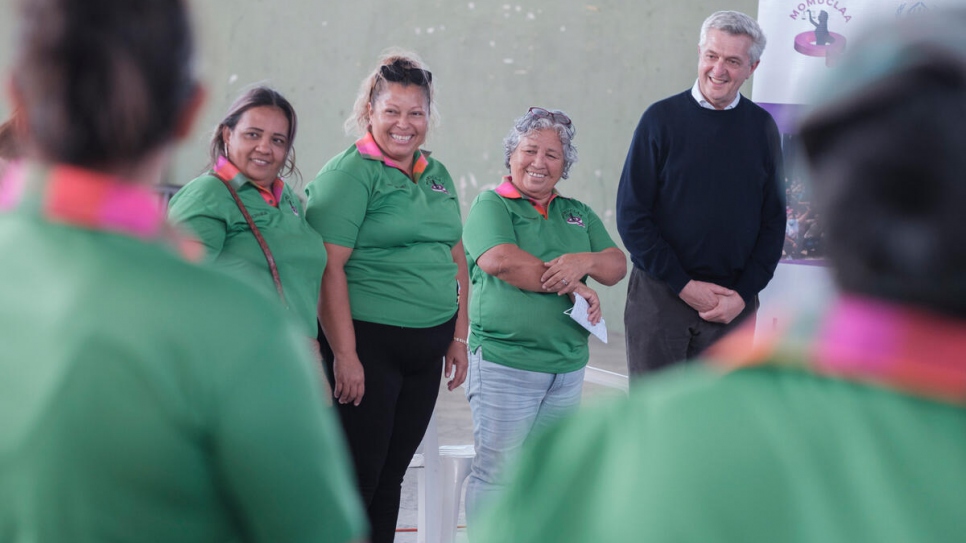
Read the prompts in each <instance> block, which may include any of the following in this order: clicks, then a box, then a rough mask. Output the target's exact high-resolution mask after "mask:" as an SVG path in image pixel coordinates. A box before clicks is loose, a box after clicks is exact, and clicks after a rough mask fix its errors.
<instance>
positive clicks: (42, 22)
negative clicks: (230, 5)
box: [13, 0, 196, 167]
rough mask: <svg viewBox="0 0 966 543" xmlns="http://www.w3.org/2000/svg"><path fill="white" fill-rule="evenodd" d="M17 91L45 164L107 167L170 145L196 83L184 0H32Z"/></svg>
mask: <svg viewBox="0 0 966 543" xmlns="http://www.w3.org/2000/svg"><path fill="white" fill-rule="evenodd" d="M16 43H17V44H18V49H17V52H16V54H15V58H14V72H13V73H14V77H13V82H14V87H15V89H16V91H17V93H18V95H19V96H20V97H21V101H22V103H23V107H24V111H23V113H24V116H25V119H26V122H27V126H26V135H27V137H28V138H29V140H30V142H31V143H32V145H33V146H34V147H35V148H36V150H37V152H38V153H39V154H40V156H41V157H42V158H43V159H45V160H51V161H56V162H65V163H69V164H75V165H79V166H87V167H99V166H105V165H111V164H117V163H126V162H130V161H133V160H137V159H139V158H141V157H143V156H144V155H145V153H147V152H149V151H151V150H153V149H155V148H157V147H158V146H159V145H161V144H164V143H166V142H168V141H170V140H171V139H172V138H173V136H174V132H175V130H176V128H177V125H178V122H179V117H180V115H181V113H182V110H183V108H184V107H185V106H186V104H187V103H188V101H189V100H190V99H191V97H192V95H193V93H194V91H195V87H196V83H195V79H194V77H193V74H192V66H191V63H192V56H193V50H194V46H193V43H192V36H191V29H190V24H189V21H188V14H187V9H186V6H185V5H184V1H183V0H137V1H131V0H23V1H21V5H20V18H19V32H18V38H17V40H16Z"/></svg>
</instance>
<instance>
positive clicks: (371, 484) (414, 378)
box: [319, 315, 456, 543]
mask: <svg viewBox="0 0 966 543" xmlns="http://www.w3.org/2000/svg"><path fill="white" fill-rule="evenodd" d="M352 322H353V325H354V327H355V334H356V353H357V354H358V355H359V360H360V361H361V362H362V367H363V370H364V371H365V394H364V395H363V397H362V401H361V402H360V403H359V405H358V406H354V405H352V404H351V403H348V404H339V403H336V404H335V408H336V411H337V413H338V415H339V419H340V421H341V422H342V429H343V430H344V432H345V437H346V441H347V442H348V445H349V451H350V453H351V455H352V460H353V464H354V465H355V470H356V480H357V482H358V484H359V492H360V494H361V495H362V500H363V503H364V504H365V506H366V509H367V513H368V516H369V523H370V526H371V529H372V535H371V541H372V543H391V542H392V541H393V539H394V538H395V535H396V519H397V517H398V516H399V494H400V491H401V487H402V480H403V476H404V475H405V474H406V469H407V468H408V467H409V462H410V460H412V457H413V454H414V453H415V452H416V449H417V447H419V443H420V441H422V439H423V434H425V433H426V427H427V426H428V425H429V419H430V418H431V417H432V415H433V408H434V407H435V406H436V396H437V395H438V394H439V383H440V378H441V377H442V373H443V357H444V356H445V354H446V350H447V349H448V348H449V346H450V344H451V343H452V341H453V332H454V330H455V328H456V316H455V315H454V316H453V318H452V319H450V320H449V321H448V322H446V323H444V324H441V325H439V326H434V327H432V328H403V327H400V326H388V325H384V324H375V323H371V322H364V321H358V320H353V321H352ZM319 343H320V346H321V350H322V358H323V361H324V364H325V373H326V376H327V377H328V379H329V383H330V384H332V388H333V389H335V379H334V378H333V370H332V361H333V360H332V348H331V347H330V346H329V344H328V342H327V341H326V340H325V336H324V335H323V334H319Z"/></svg>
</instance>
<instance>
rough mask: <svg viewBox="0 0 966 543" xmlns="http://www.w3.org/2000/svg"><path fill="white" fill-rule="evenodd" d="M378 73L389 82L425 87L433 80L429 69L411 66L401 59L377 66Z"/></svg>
mask: <svg viewBox="0 0 966 543" xmlns="http://www.w3.org/2000/svg"><path fill="white" fill-rule="evenodd" d="M379 74H380V75H381V76H382V78H383V79H385V80H386V81H389V82H390V83H412V84H413V85H419V86H421V87H426V86H429V84H430V83H432V82H433V74H432V73H430V71H429V70H423V69H421V68H413V67H412V65H411V64H409V63H403V61H401V60H396V61H393V63H392V64H384V65H383V66H381V67H380V68H379Z"/></svg>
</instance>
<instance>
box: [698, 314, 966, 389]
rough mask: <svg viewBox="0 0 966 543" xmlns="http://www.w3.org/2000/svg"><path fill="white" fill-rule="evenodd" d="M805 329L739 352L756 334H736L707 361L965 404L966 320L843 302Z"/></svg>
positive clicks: (760, 341)
mask: <svg viewBox="0 0 966 543" xmlns="http://www.w3.org/2000/svg"><path fill="white" fill-rule="evenodd" d="M804 324H805V326H797V328H799V329H798V330H796V325H795V324H792V325H791V326H788V327H787V328H788V329H787V330H784V331H781V332H779V331H774V332H771V333H768V334H765V337H758V338H756V344H755V347H754V348H753V349H752V350H751V351H750V352H749V351H747V350H742V347H740V346H741V345H742V344H743V343H742V342H744V341H747V339H748V337H747V336H748V334H754V330H753V329H750V328H751V327H750V326H745V327H742V329H740V330H738V331H736V332H735V334H736V335H734V337H732V336H726V337H725V338H724V339H723V340H722V341H720V342H719V343H718V344H716V345H715V346H713V347H712V348H711V349H710V350H709V356H710V357H711V358H712V360H713V361H714V363H715V364H716V365H718V366H721V367H725V368H729V369H734V368H741V367H749V366H757V365H763V364H771V365H778V366H785V367H798V368H800V369H805V370H808V371H811V372H814V373H817V374H820V375H829V376H833V377H838V378H843V379H848V380H853V381H858V382H864V383H870V384H875V385H879V386H883V387H886V388H891V389H894V390H898V391H900V392H904V393H907V394H911V395H915V396H920V397H926V398H930V399H933V400H937V401H943V402H947V403H952V404H959V405H966V321H964V320H959V319H954V318H951V317H946V316H942V315H937V314H935V313H931V312H928V311H924V310H920V309H915V308H910V307H904V306H899V305H895V304H892V303H889V302H885V301H881V300H874V299H870V298H865V297H860V296H855V295H849V296H843V297H842V298H840V299H839V300H838V301H837V302H836V303H835V304H834V305H833V306H832V308H831V309H830V310H829V311H828V312H827V313H826V314H825V315H824V316H823V318H822V319H821V320H820V321H818V323H817V324H815V325H813V328H814V329H812V328H810V327H809V323H808V322H805V323H804ZM802 330H805V331H806V332H805V333H802ZM744 344H745V345H747V343H744Z"/></svg>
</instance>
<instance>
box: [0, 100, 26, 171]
mask: <svg viewBox="0 0 966 543" xmlns="http://www.w3.org/2000/svg"><path fill="white" fill-rule="evenodd" d="M22 155H23V132H22V127H21V124H20V115H19V114H18V113H17V112H14V113H13V115H11V116H10V118H9V119H7V121H6V122H4V123H3V124H0V160H16V159H18V158H20V157H21V156H22Z"/></svg>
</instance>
